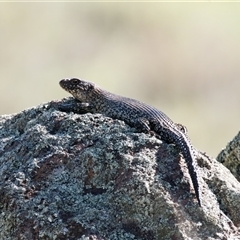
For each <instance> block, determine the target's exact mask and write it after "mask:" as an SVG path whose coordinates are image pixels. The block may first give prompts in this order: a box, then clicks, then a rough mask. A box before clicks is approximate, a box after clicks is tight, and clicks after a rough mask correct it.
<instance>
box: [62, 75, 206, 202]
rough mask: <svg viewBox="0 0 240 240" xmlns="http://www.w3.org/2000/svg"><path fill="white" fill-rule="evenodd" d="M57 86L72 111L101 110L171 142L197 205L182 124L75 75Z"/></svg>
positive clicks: (192, 158)
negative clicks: (69, 96) (66, 94)
mask: <svg viewBox="0 0 240 240" xmlns="http://www.w3.org/2000/svg"><path fill="white" fill-rule="evenodd" d="M59 84H60V86H61V87H62V88H63V89H64V90H66V91H67V92H69V93H70V94H72V96H73V97H74V98H75V99H76V100H77V101H76V102H75V104H74V106H71V107H70V108H71V110H72V111H74V112H76V113H87V112H90V113H93V114H94V113H101V114H103V115H105V116H107V117H111V118H113V119H119V120H122V121H124V122H125V123H127V124H128V125H130V126H132V127H135V128H136V129H138V130H140V131H141V132H153V133H155V134H156V135H157V136H159V137H160V139H161V140H163V141H166V142H169V143H173V144H175V145H176V146H177V147H178V148H179V150H180V152H181V153H182V155H183V157H184V159H185V161H186V163H187V167H188V171H189V174H190V177H191V181H192V183H193V188H194V191H195V195H196V198H197V201H198V204H199V206H201V200H200V189H199V183H198V176H197V169H196V165H197V164H196V149H195V148H194V147H193V145H192V143H191V142H190V139H189V137H188V136H187V134H186V132H187V130H186V128H185V126H183V125H181V124H177V123H174V122H173V121H172V120H171V119H170V118H169V117H168V116H167V115H166V114H165V113H163V112H162V111H160V110H158V109H156V108H154V107H152V106H149V105H147V104H145V103H143V102H140V101H138V100H135V99H131V98H127V97H123V96H120V95H116V94H114V93H110V92H108V91H106V90H104V89H102V88H100V87H99V86H97V85H96V84H95V83H92V82H89V81H86V80H82V79H78V78H71V79H62V80H61V81H60V82H59Z"/></svg>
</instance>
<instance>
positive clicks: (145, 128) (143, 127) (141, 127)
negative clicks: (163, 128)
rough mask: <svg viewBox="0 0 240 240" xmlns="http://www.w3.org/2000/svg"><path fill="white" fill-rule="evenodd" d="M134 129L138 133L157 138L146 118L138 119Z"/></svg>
mask: <svg viewBox="0 0 240 240" xmlns="http://www.w3.org/2000/svg"><path fill="white" fill-rule="evenodd" d="M134 127H135V128H136V129H137V130H138V131H140V132H144V133H149V134H151V136H155V137H157V138H159V136H158V134H156V133H155V132H154V131H153V130H152V127H151V123H150V122H149V121H148V120H147V119H146V118H138V119H137V120H135V122H134Z"/></svg>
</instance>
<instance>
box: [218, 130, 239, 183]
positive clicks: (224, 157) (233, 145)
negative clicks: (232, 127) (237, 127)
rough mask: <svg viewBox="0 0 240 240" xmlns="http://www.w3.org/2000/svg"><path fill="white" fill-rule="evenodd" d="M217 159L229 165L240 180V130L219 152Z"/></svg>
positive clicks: (226, 165)
mask: <svg viewBox="0 0 240 240" xmlns="http://www.w3.org/2000/svg"><path fill="white" fill-rule="evenodd" d="M217 160H218V161H219V162H220V163H222V164H223V165H224V166H225V167H227V168H228V169H229V170H230V171H231V173H232V174H233V175H234V176H235V177H236V178H237V180H238V181H240V132H239V133H238V134H237V136H236V137H235V138H234V139H233V140H232V141H231V142H229V143H228V144H227V146H226V148H225V149H223V150H222V151H221V152H220V153H219V155H218V157H217Z"/></svg>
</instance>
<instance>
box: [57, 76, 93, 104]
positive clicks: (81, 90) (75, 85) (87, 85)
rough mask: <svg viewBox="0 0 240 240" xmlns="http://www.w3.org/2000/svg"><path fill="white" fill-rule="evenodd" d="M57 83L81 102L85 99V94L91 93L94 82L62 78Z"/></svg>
mask: <svg viewBox="0 0 240 240" xmlns="http://www.w3.org/2000/svg"><path fill="white" fill-rule="evenodd" d="M59 84H60V86H61V87H62V88H63V89H64V90H66V91H67V92H69V93H71V94H72V95H73V97H74V98H76V99H78V100H79V101H81V102H84V101H86V99H87V96H89V95H91V92H92V90H94V88H95V84H94V83H91V82H87V81H84V80H80V79H78V78H71V79H67V78H66V79H62V80H61V81H60V82H59Z"/></svg>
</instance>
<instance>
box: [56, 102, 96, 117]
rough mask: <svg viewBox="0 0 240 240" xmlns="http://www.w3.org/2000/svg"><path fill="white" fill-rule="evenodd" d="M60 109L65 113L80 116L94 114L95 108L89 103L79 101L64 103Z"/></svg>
mask: <svg viewBox="0 0 240 240" xmlns="http://www.w3.org/2000/svg"><path fill="white" fill-rule="evenodd" d="M58 109H59V110H60V111H63V112H74V113H78V114H84V113H89V112H90V113H92V112H93V106H92V105H91V104H89V103H87V102H79V101H77V100H74V101H71V102H65V103H62V104H61V105H60V106H59V107H58Z"/></svg>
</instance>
